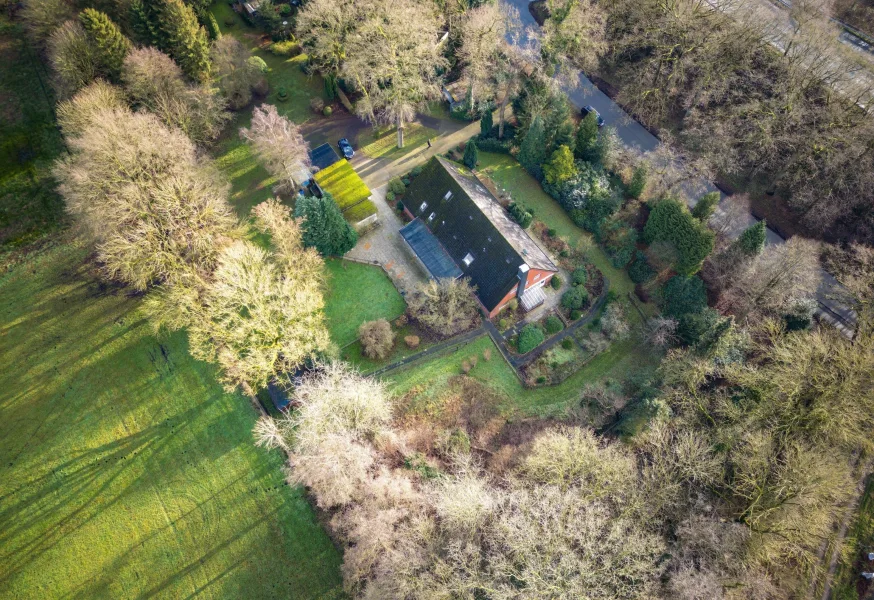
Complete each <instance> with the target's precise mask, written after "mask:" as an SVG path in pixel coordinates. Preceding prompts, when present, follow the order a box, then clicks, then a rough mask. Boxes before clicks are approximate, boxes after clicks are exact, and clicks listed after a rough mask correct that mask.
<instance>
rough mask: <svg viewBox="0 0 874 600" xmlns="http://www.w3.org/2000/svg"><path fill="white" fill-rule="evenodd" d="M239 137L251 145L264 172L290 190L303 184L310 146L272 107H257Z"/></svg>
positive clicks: (297, 130)
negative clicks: (250, 120)
mask: <svg viewBox="0 0 874 600" xmlns="http://www.w3.org/2000/svg"><path fill="white" fill-rule="evenodd" d="M240 137H242V138H243V139H245V140H247V141H248V142H249V143H250V144H252V148H253V149H254V151H255V153H256V154H257V155H258V157H259V158H260V159H261V161H262V162H263V163H264V166H265V167H266V168H267V170H268V171H270V172H271V173H272V174H273V175H275V176H276V177H277V178H278V179H280V180H282V181H284V182H285V183H286V184H287V185H288V186H289V187H290V188H291V189H294V188H296V187H297V186H298V185H299V184H300V183H302V182H303V181H304V179H305V176H306V170H307V169H308V168H309V166H310V155H309V145H308V144H307V143H306V140H304V139H303V135H302V134H301V132H300V128H299V127H298V126H297V125H296V124H295V123H293V122H292V121H290V120H288V119H287V118H286V117H283V116H281V115H280V114H279V113H278V112H276V107H275V106H273V105H272V104H262V105H261V106H258V107H256V108H255V110H254V112H253V113H252V124H251V126H250V127H249V128H248V129H247V128H245V127H243V128H242V129H240Z"/></svg>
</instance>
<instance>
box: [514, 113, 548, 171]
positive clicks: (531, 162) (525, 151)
mask: <svg viewBox="0 0 874 600" xmlns="http://www.w3.org/2000/svg"><path fill="white" fill-rule="evenodd" d="M545 160H546V132H545V131H544V130H543V119H541V118H540V115H538V116H536V117H534V120H533V121H531V125H530V126H529V127H528V133H526V134H525V139H524V140H523V141H522V147H521V148H519V162H520V163H521V164H522V166H523V167H525V169H526V170H527V171H528V172H529V173H531V175H533V176H534V177H536V178H537V180H538V181H539V180H541V179H543V163H544V161H545Z"/></svg>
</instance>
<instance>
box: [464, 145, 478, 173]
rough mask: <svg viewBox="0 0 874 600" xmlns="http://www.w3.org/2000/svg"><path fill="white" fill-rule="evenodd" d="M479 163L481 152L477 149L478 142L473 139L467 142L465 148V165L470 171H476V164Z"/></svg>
mask: <svg viewBox="0 0 874 600" xmlns="http://www.w3.org/2000/svg"><path fill="white" fill-rule="evenodd" d="M478 161H479V151H478V150H477V147H476V142H474V141H473V138H471V139H469V140H467V144H466V145H465V146H464V164H465V166H466V167H467V168H468V169H475V168H476V163H477V162H478Z"/></svg>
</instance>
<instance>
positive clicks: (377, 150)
mask: <svg viewBox="0 0 874 600" xmlns="http://www.w3.org/2000/svg"><path fill="white" fill-rule="evenodd" d="M397 131H398V130H397V127H380V128H377V129H370V130H367V131H365V132H362V134H361V136H360V137H359V140H358V145H359V146H360V147H361V152H362V153H364V155H365V156H367V157H368V158H388V159H392V160H393V159H396V158H400V157H401V156H404V155H405V154H408V153H410V152H412V151H413V150H415V149H416V148H418V147H420V146H424V145H425V144H426V143H427V142H428V140H429V139H433V138H435V137H437V135H438V133H437V132H436V131H435V130H433V129H430V128H428V127H425V126H424V125H422V124H421V123H410V124H408V125H407V126H406V127H404V147H403V148H398V134H397Z"/></svg>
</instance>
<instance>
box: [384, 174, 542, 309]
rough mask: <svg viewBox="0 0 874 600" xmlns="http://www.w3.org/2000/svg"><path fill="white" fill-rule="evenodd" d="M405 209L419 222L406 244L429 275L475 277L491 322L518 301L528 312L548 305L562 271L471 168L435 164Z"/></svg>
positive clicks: (417, 182) (407, 197)
mask: <svg viewBox="0 0 874 600" xmlns="http://www.w3.org/2000/svg"><path fill="white" fill-rule="evenodd" d="M403 203H404V210H405V211H406V213H407V215H408V216H409V217H410V218H411V219H412V221H411V222H410V223H408V224H407V225H405V226H404V227H403V228H402V229H401V231H400V233H401V237H403V238H404V240H405V241H406V242H407V245H408V246H409V247H410V249H411V250H412V252H413V254H415V255H416V257H417V258H418V259H419V261H420V262H421V263H422V265H423V266H424V267H425V270H427V272H428V273H429V274H430V275H431V277H433V278H435V279H442V278H446V277H449V278H453V279H456V278H458V277H467V278H469V279H470V282H471V284H472V285H474V286H476V294H477V297H478V298H479V301H480V303H481V304H482V306H483V308H484V309H485V311H486V312H487V313H488V315H489V317H493V316H494V315H496V314H497V313H498V312H500V310H501V309H502V308H504V306H506V305H507V303H508V302H510V300H512V299H513V298H518V299H519V303H520V305H521V306H522V307H523V308H524V309H525V310H531V309H532V308H534V307H536V306H539V305H540V304H542V303H543V302H544V301H545V300H546V294H545V293H544V291H543V286H544V285H546V284H547V283H548V282H549V281H550V280H551V279H552V276H553V275H555V273H557V272H558V267H556V266H555V264H554V263H553V262H552V260H550V258H549V256H547V254H546V252H544V251H543V250H542V249H541V248H540V246H538V245H537V244H536V243H535V242H534V240H533V239H531V237H530V236H529V235H528V234H527V233H525V230H524V229H522V228H521V227H520V226H519V224H518V223H516V222H515V221H513V220H512V219H511V218H510V216H509V214H507V211H506V210H504V208H503V207H502V206H501V205H500V203H498V200H497V199H496V198H495V197H494V196H493V195H492V193H491V192H489V191H488V190H487V189H486V187H485V186H484V185H483V184H482V182H481V181H480V180H479V179H477V177H476V175H474V174H473V173H471V172H470V171H469V170H468V169H466V168H465V167H464V166H462V165H459V164H456V163H454V162H452V161H449V160H446V159H444V158H441V157H434V158H432V159H431V160H430V161H429V162H428V163H427V164H426V165H425V167H424V168H423V170H422V173H421V174H419V176H418V177H416V178H415V179H414V180H413V181H412V182H411V183H410V187H409V188H408V189H407V192H406V193H405V194H404V199H403Z"/></svg>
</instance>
